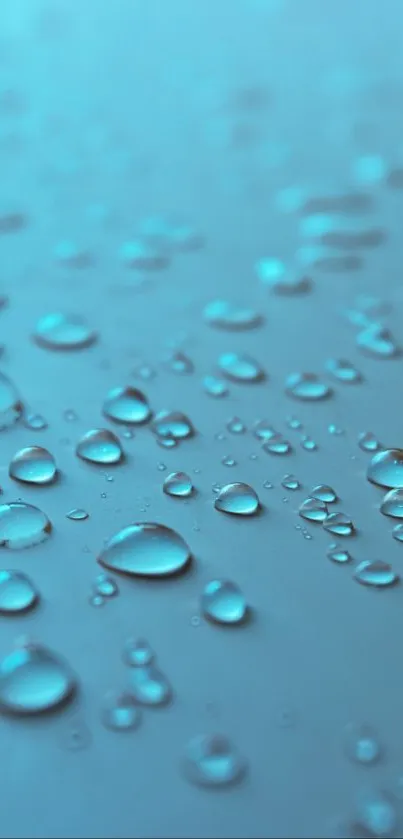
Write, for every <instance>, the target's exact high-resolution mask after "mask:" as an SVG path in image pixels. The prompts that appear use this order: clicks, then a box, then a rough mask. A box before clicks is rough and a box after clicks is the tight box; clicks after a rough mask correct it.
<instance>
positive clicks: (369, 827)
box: [356, 790, 397, 839]
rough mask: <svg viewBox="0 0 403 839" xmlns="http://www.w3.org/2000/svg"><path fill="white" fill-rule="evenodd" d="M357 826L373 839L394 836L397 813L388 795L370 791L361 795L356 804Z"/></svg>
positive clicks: (386, 838)
mask: <svg viewBox="0 0 403 839" xmlns="http://www.w3.org/2000/svg"><path fill="white" fill-rule="evenodd" d="M356 821H357V826H358V827H359V828H361V830H364V831H365V835H366V836H369V837H374V838H375V839H388V837H392V836H395V835H396V834H395V830H396V825H397V813H396V808H395V805H394V803H393V801H392V799H391V798H389V796H388V795H386V794H385V793H383V792H381V791H377V790H371V791H366V792H365V793H362V794H361V796H360V798H359V801H358V803H357V817H356Z"/></svg>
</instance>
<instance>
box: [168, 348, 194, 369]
mask: <svg viewBox="0 0 403 839" xmlns="http://www.w3.org/2000/svg"><path fill="white" fill-rule="evenodd" d="M165 364H166V366H167V367H168V369H169V370H171V372H172V373H178V374H179V375H189V374H190V373H193V370H194V366H193V362H192V361H191V360H190V358H189V357H188V356H187V355H185V353H183V352H179V351H176V352H173V353H172V354H171V355H170V356H168V358H167V359H166V362H165Z"/></svg>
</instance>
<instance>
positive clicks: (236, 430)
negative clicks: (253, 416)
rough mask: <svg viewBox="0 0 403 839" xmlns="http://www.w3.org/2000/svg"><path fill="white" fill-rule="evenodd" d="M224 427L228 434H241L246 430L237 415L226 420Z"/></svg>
mask: <svg viewBox="0 0 403 839" xmlns="http://www.w3.org/2000/svg"><path fill="white" fill-rule="evenodd" d="M226 428H227V431H229V432H230V434H243V433H244V432H245V431H246V427H245V425H244V424H243V422H242V420H241V419H239V417H232V419H230V420H228V422H227V425H226Z"/></svg>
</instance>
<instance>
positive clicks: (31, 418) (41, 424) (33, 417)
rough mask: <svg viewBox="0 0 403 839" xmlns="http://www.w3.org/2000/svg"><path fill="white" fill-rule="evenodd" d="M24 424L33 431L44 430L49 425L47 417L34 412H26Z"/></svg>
mask: <svg viewBox="0 0 403 839" xmlns="http://www.w3.org/2000/svg"><path fill="white" fill-rule="evenodd" d="M24 425H25V428H29V429H30V430H31V431H43V430H44V429H45V428H47V427H48V424H47V422H46V420H45V417H43V416H42V414H33V413H28V414H26V416H25V417H24Z"/></svg>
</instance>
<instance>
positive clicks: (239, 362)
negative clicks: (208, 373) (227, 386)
mask: <svg viewBox="0 0 403 839" xmlns="http://www.w3.org/2000/svg"><path fill="white" fill-rule="evenodd" d="M218 364H219V367H220V370H221V372H222V374H223V375H224V376H225V377H226V378H227V379H230V381H232V382H237V383H238V384H253V383H255V382H261V381H262V379H264V378H265V373H264V371H263V369H262V368H261V367H260V364H258V362H257V361H255V359H254V358H252V357H251V356H249V355H247V354H246V353H234V352H228V353H223V355H221V356H220V358H219V360H218Z"/></svg>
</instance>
